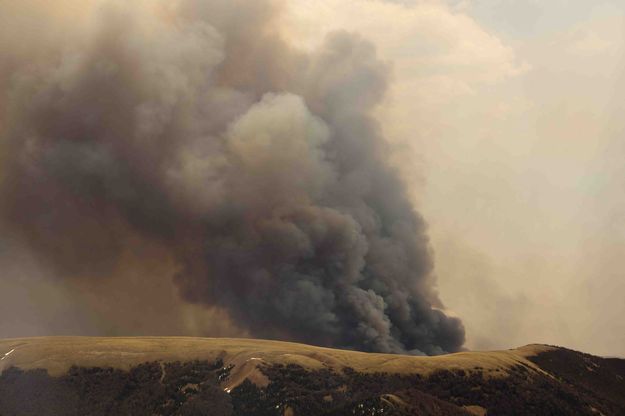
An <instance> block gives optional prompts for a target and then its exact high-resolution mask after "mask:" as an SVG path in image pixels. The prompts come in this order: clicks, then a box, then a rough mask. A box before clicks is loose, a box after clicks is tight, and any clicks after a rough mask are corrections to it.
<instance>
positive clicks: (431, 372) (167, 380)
mask: <svg viewBox="0 0 625 416" xmlns="http://www.w3.org/2000/svg"><path fill="white" fill-rule="evenodd" d="M0 372H1V375H0V416H9V415H11V416H22V415H24V416H26V415H29V416H30V415H33V416H34V415H37V416H46V415H50V416H66V415H68V416H69V415H72V416H73V415H76V416H79V415H80V416H87V415H93V416H96V415H97V416H100V415H102V416H104V415H133V416H141V415H146V416H153V415H162V416H170V415H171V416H174V415H175V416H178V415H180V416H187V415H198V416H199V415H216V416H222V415H223V416H226V415H252V416H253V415H263V416H264V415H275V416H299V415H302V416H307V415H311V416H316V415H417V414H418V415H601V414H602V415H606V416H608V415H623V414H625V360H622V359H616V358H600V357H595V356H592V355H588V354H584V353H580V352H576V351H572V350H568V349H565V348H560V347H553V346H547V345H528V346H525V347H521V348H517V349H512V350H506V351H491V352H461V353H456V354H449V355H442V356H434V357H415V356H405V355H390V354H371V353H362V352H356V351H345V350H337V349H330V348H322V347H314V346H309V345H303V344H296V343H289V342H279V341H267V340H256V339H221V338H180V337H176V338H163V337H159V338H89V337H50V338H24V339H9V340H1V341H0Z"/></svg>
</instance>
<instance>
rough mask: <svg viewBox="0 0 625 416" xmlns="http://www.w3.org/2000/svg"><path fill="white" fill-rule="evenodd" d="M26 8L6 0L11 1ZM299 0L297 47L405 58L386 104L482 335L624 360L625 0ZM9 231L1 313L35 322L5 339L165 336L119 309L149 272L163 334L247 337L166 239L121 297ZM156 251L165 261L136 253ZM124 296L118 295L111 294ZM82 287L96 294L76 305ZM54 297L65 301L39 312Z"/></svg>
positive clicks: (422, 203) (413, 182)
mask: <svg viewBox="0 0 625 416" xmlns="http://www.w3.org/2000/svg"><path fill="white" fill-rule="evenodd" d="M3 3H4V4H3ZM10 3H12V0H0V9H1V7H4V6H7V5H9V4H10ZM44 3H45V2H42V1H40V0H31V1H30V3H29V4H32V5H37V4H40V5H41V9H40V10H42V11H41V13H40V14H42V15H44V14H46V13H48V14H49V15H47V16H46V19H48V20H49V21H54V20H58V21H60V22H66V23H67V24H70V23H69V22H71V24H74V25H76V26H80V25H81V24H84V25H88V23H87V22H86V21H84V20H81V19H77V18H76V17H75V16H81V13H82V11H81V10H80V8H81V7H82V6H80V7H79V6H78V5H79V4H81V3H80V2H75V1H73V0H62V1H59V2H58V3H56V6H58V7H54V8H50V7H43V4H44ZM86 3H88V2H85V4H86ZM15 4H16V5H17V3H15ZM284 4H285V6H286V12H285V13H284V14H282V15H281V21H280V22H278V23H276V24H279V25H280V27H281V28H282V29H281V30H282V31H283V35H284V37H285V38H286V39H287V40H288V41H289V43H292V44H294V45H296V46H297V47H299V48H302V49H305V50H310V51H314V50H316V49H317V48H318V47H319V45H321V44H322V43H323V42H324V35H325V34H326V33H329V32H331V31H334V30H345V31H348V32H355V33H359V34H360V35H361V36H362V37H363V38H366V39H368V40H370V41H372V42H373V43H374V44H375V46H376V47H377V53H378V55H379V56H380V57H382V58H383V59H384V60H385V61H387V62H388V63H389V64H390V66H391V67H392V85H391V89H390V93H389V94H388V95H387V97H386V98H385V100H384V103H383V105H381V106H380V107H379V108H378V110H377V113H376V115H377V117H378V119H379V120H380V121H381V123H382V127H383V129H384V133H385V135H386V137H388V140H389V141H390V142H391V145H392V146H391V150H392V152H393V162H394V164H395V166H397V167H398V168H399V169H400V170H401V173H402V175H403V178H404V180H405V181H406V182H407V183H408V184H409V189H410V193H411V198H412V200H413V202H414V204H415V206H416V207H417V209H418V210H419V211H420V212H421V213H422V214H423V215H424V217H425V219H426V221H427V223H428V224H429V234H430V237H431V246H432V249H433V251H434V253H435V273H436V275H437V277H438V287H439V293H440V297H441V299H442V301H443V302H444V304H445V306H446V308H447V309H448V310H449V311H450V313H452V314H455V315H457V316H459V317H461V318H462V320H463V322H464V324H465V327H466V333H467V343H466V346H467V347H468V348H471V349H495V348H512V347H516V346H519V345H524V344H528V343H534V342H539V343H552V344H559V345H564V346H567V347H571V348H575V349H580V350H584V351H587V352H591V353H595V354H602V355H621V356H625V319H623V316H625V183H624V182H625V181H624V179H625V171H624V170H625V166H624V165H623V160H622V159H623V158H622V155H623V154H625V138H624V137H623V131H624V127H625V122H624V121H623V118H622V117H623V115H624V114H625V113H624V112H623V110H624V104H623V100H622V98H621V94H622V93H623V92H625V42H624V40H625V2H622V1H619V0H613V1H608V0H593V1H591V0H577V1H573V0H570V1H567V0H549V1H544V0H448V1H443V0H440V1H438V0H412V1H411V0H387V1H384V0H284ZM84 7H85V8H86V7H87V6H84ZM33 10H39V9H38V8H37V7H33ZM56 14H58V16H56ZM24 15H25V16H28V17H29V18H31V17H32V19H33V22H41V21H43V20H44V19H42V18H41V16H39V15H37V13H31V14H28V13H25V14H24ZM5 18H6V16H5ZM63 19H66V20H63ZM1 23H2V16H0V46H3V42H5V43H9V42H10V41H9V38H8V36H7V37H5V38H4V39H2V36H1V35H2V33H4V32H2V28H1V26H2V24H1ZM24 24H32V22H27V21H24ZM37 24H39V23H37ZM15 25H18V24H17V23H15ZM7 27H8V26H7ZM7 30H8V32H7V33H11V32H10V30H9V29H7ZM50 33H56V32H52V31H51V32H50ZM77 33H78V32H77ZM30 41H31V40H30V39H27V38H24V39H22V42H23V45H24V48H28V47H34V45H36V42H35V41H33V42H32V43H29V42H30ZM50 42H51V43H52V42H53V41H52V40H51V41H50ZM39 46H40V47H41V48H42V49H45V46H46V43H45V42H44V43H41V44H40V45H39ZM16 53H17V54H19V53H20V51H19V49H17V52H16ZM276 59H279V56H278V57H277V58H276ZM0 69H2V68H0ZM337 71H339V72H340V68H339V69H337ZM0 86H1V85H0ZM0 104H2V103H1V102H0ZM2 110H3V108H2V106H0V116H2ZM0 121H1V119H0ZM0 156H2V155H1V154H0ZM0 162H2V160H0ZM0 179H1V178H0ZM0 237H4V242H5V246H3V240H2V238H0V265H2V267H3V272H4V276H10V279H9V278H8V277H7V278H5V281H4V282H3V284H4V287H3V288H2V290H4V292H5V295H4V297H3V296H2V293H0V301H2V302H4V303H5V306H6V305H9V304H11V305H13V306H11V307H9V306H6V307H3V305H2V304H0V312H2V313H10V311H11V310H12V308H13V307H15V308H17V307H18V306H17V305H21V306H19V307H20V308H22V310H23V311H24V316H23V318H24V319H23V320H22V321H19V320H18V319H14V320H4V321H0V336H2V334H3V333H8V334H29V335H33V334H34V335H37V334H43V333H44V332H45V331H48V330H52V331H53V332H54V331H57V330H59V331H60V330H61V329H62V328H66V327H67V326H68V325H69V326H71V325H73V324H72V322H69V321H67V320H68V319H70V320H73V321H76V322H75V326H74V327H77V328H89V327H90V326H91V325H92V323H93V322H94V321H97V320H98V319H99V317H101V316H108V317H109V318H110V319H112V320H111V321H110V323H106V325H116V323H118V324H119V323H120V322H123V324H124V325H125V328H126V330H127V331H131V332H132V331H135V332H136V333H142V334H143V333H152V332H153V329H154V328H152V327H145V322H143V321H142V320H141V317H140V316H139V315H137V316H133V317H130V320H131V321H130V322H128V319H129V318H128V316H127V315H126V314H122V313H120V312H119V311H120V310H123V309H124V308H132V306H133V303H134V301H135V297H136V296H137V295H139V294H145V289H144V287H143V285H142V283H141V282H142V279H143V276H145V275H146V274H149V275H150V276H152V278H153V279H154V282H155V285H154V286H152V287H151V289H150V290H153V292H154V293H150V296H152V297H153V298H154V299H158V301H157V302H154V305H151V306H150V308H151V309H150V310H149V311H148V312H150V313H154V314H155V316H164V317H169V318H171V319H170V321H168V320H167V318H166V319H165V321H163V322H162V325H161V327H162V329H163V331H165V332H167V331H169V330H170V329H172V330H173V328H178V327H179V326H180V320H183V321H185V325H186V328H191V330H187V333H191V334H200V335H201V334H205V333H204V332H202V328H204V327H206V325H209V324H210V325H212V328H213V332H212V335H241V336H245V335H248V333H247V332H246V331H245V330H242V329H237V330H233V328H232V325H231V323H230V322H229V320H228V318H227V317H226V316H222V315H220V314H221V313H222V312H220V311H211V310H208V311H206V310H204V309H202V308H200V307H197V306H190V305H180V303H179V302H178V301H177V298H176V292H175V288H174V287H173V284H172V282H171V279H170V276H171V275H172V274H173V273H174V269H175V265H174V264H173V260H172V259H169V258H168V254H167V253H165V252H162V247H160V246H158V245H154V246H152V245H150V244H147V245H146V244H143V243H142V242H140V243H137V244H134V243H132V242H130V243H128V246H129V247H130V246H132V250H135V247H137V246H139V247H141V248H140V249H138V251H139V253H137V252H133V253H131V254H128V256H129V260H128V261H127V262H125V264H126V265H130V267H126V268H125V269H124V270H123V273H121V274H119V275H117V276H116V277H115V278H114V279H113V280H115V279H117V280H118V281H123V282H125V284H127V285H128V291H127V293H125V294H120V293H117V292H114V293H113V291H112V289H111V288H113V287H115V285H116V283H110V286H106V285H105V284H104V283H97V284H96V286H97V285H99V284H102V285H103V286H102V287H101V288H100V287H99V286H97V287H96V289H93V287H91V288H87V287H86V285H85V287H81V286H78V287H72V288H68V287H64V286H62V285H60V284H55V283H54V282H51V281H48V280H47V279H46V278H45V274H46V273H45V271H42V270H41V269H40V268H38V267H37V264H38V263H37V261H36V259H34V258H32V257H31V254H30V253H27V250H22V248H21V247H18V246H16V245H14V244H8V243H7V242H8V241H11V237H10V236H9V237H7V235H3V236H0ZM129 251H131V250H129ZM145 258H153V259H155V260H154V264H152V263H151V262H145V261H138V260H137V259H145ZM162 259H165V260H162ZM24 265H28V267H24ZM89 284H91V283H89ZM104 286H106V287H104ZM108 290H111V293H113V295H112V296H115V299H116V303H111V302H110V300H109V298H107V297H106V296H102V293H108V292H107V291H108ZM70 292H71V293H70ZM83 292H84V293H83ZM9 293H10V295H7V294H9ZM76 293H79V294H80V298H82V299H83V300H82V301H83V302H84V305H80V304H75V303H72V302H66V301H65V300H66V299H75V298H76ZM42 294H45V296H47V297H48V299H50V304H49V305H45V306H41V307H40V309H37V306H36V301H35V299H37V298H38V297H39V296H42ZM2 302H0V303H2ZM11 302H12V303H11ZM86 304H89V307H88V308H87V307H85V305H86ZM24 305H27V306H26V307H25V306H24ZM120 305H125V306H123V307H121V306H120ZM30 309H32V314H30V312H28V311H29V310H30ZM85 311H88V312H87V313H85ZM215 314H217V315H215ZM118 315H119V316H118ZM26 316H29V317H30V320H28V319H27V318H26ZM111 317H114V318H111ZM109 318H107V319H109ZM133 320H134V321H133ZM29 325H30V327H29ZM103 325H104V324H103ZM194 328H196V329H194ZM156 329H159V328H156ZM3 331H4V332H3ZM57 332H58V331H57ZM87 332H89V331H87ZM92 332H93V331H92ZM94 333H97V331H95V332H94Z"/></svg>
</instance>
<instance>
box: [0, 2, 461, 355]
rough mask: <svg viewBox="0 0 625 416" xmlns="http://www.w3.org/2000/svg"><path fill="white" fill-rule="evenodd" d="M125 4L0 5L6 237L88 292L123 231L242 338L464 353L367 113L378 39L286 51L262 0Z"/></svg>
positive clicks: (379, 75)
mask: <svg viewBox="0 0 625 416" xmlns="http://www.w3.org/2000/svg"><path fill="white" fill-rule="evenodd" d="M15 3H20V2H15ZM65 3H67V2H59V5H58V7H69V6H67V4H65ZM125 3H129V2H115V1H106V2H95V3H93V4H92V3H89V6H81V7H84V8H85V9H86V11H84V12H82V14H81V19H76V20H71V19H68V20H66V21H64V22H57V24H56V25H54V24H53V23H51V22H50V20H52V19H54V17H51V16H50V15H49V14H46V13H45V12H43V11H39V12H38V13H37V12H36V9H37V8H38V7H43V6H42V4H38V3H37V2H32V1H30V2H23V3H22V5H21V6H20V5H17V4H16V5H13V6H11V5H9V4H8V3H7V2H3V3H0V15H2V16H14V17H15V19H14V20H16V23H14V24H13V25H12V26H11V25H9V26H8V27H5V28H4V29H0V31H4V32H3V33H0V38H2V39H3V40H2V41H1V43H0V54H1V55H0V57H1V58H2V59H0V91H3V92H0V119H1V120H2V124H1V131H0V134H1V136H0V164H1V165H0V222H1V223H2V224H3V227H4V228H5V230H7V231H6V232H9V233H10V235H11V236H13V237H12V238H14V239H15V240H16V241H17V240H19V241H20V242H21V243H20V244H25V245H26V246H27V247H28V248H29V250H31V251H32V252H33V253H35V255H36V256H37V257H38V258H39V259H41V261H44V262H45V264H47V265H49V267H50V269H51V270H53V275H54V277H53V279H58V281H63V282H77V281H80V282H81V284H83V285H84V284H85V279H91V281H93V283H94V284H95V283H96V282H97V281H98V280H101V279H107V278H110V274H111V273H113V271H114V270H115V267H116V265H117V263H118V262H119V259H120V256H121V255H122V245H123V244H122V242H124V241H125V240H127V239H129V238H130V237H129V236H135V235H138V236H140V238H141V239H143V240H144V241H154V242H157V243H158V244H160V245H162V246H164V247H166V248H167V250H168V251H169V252H170V253H172V256H173V258H174V259H175V261H176V264H177V265H178V269H177V273H176V275H175V278H174V280H175V284H176V286H177V288H178V291H179V296H180V297H181V298H182V299H183V300H184V301H185V302H188V303H192V304H199V305H206V306H207V307H209V306H219V307H222V308H224V309H225V310H226V311H227V312H228V314H229V316H230V318H231V319H232V320H233V321H235V322H237V323H238V324H239V325H241V326H243V327H245V328H247V329H248V330H249V331H250V333H251V334H252V335H253V336H257V337H268V338H279V339H289V340H296V341H302V342H308V343H313V344H318V345H326V346H334V347H345V348H353V349H359V350H364V351H379V352H395V353H412V354H440V353H444V352H453V351H457V350H459V349H460V348H461V347H462V344H463V342H464V329H463V326H462V324H461V322H460V321H459V320H458V319H457V318H454V317H449V316H447V315H446V314H445V313H444V312H443V311H442V308H443V307H442V305H441V303H440V301H439V299H438V296H437V293H436V290H435V279H434V276H433V274H432V260H431V254H430V252H429V246H428V237H427V234H426V225H425V223H424V220H423V219H422V218H421V216H420V215H419V214H418V213H417V212H415V210H414V208H413V207H412V205H411V203H410V202H409V201H408V198H407V195H406V192H405V189H404V185H403V184H402V183H401V181H400V180H399V179H398V175H397V174H396V172H395V171H394V170H393V169H392V168H391V167H390V166H389V164H388V161H387V160H388V157H387V153H388V151H387V149H386V148H385V141H384V138H383V137H382V135H381V129H380V126H379V125H378V124H377V123H376V121H375V119H374V118H373V117H372V115H371V113H372V110H374V108H375V107H376V106H377V105H378V104H379V103H380V101H381V99H382V98H383V96H384V93H385V90H386V87H387V83H388V80H389V70H388V67H387V65H386V64H385V63H383V62H381V61H380V60H379V59H378V58H377V57H376V52H375V50H374V48H373V46H372V45H371V44H370V43H368V42H367V41H366V40H364V39H363V38H361V37H359V36H358V35H354V34H350V33H333V34H331V35H329V36H328V37H327V39H325V41H324V42H323V44H322V46H320V47H319V48H318V49H317V50H315V51H312V52H303V51H298V50H295V49H294V48H293V47H291V46H290V45H289V43H288V39H287V38H286V37H285V36H283V35H281V34H280V31H279V28H280V18H281V15H280V7H279V5H277V4H275V3H274V2H270V1H265V0H262V1H254V2H249V1H244V0H235V1H233V0H207V1H199V0H197V1H195V0H182V1H177V2H170V3H168V4H165V2H163V3H161V2H157V1H153V2H147V1H138V2H133V4H132V5H129V4H125ZM24 4H25V5H24ZM70 4H71V3H70ZM29 5H30V6H29ZM20 7H21V9H20ZM29 7H30V9H29ZM48 7H50V6H48ZM76 7H78V6H76ZM20 19H22V20H20ZM10 241H11V240H10ZM151 261H154V260H153V259H152V260H151ZM87 284H89V281H87ZM142 284H144V285H145V286H146V287H149V286H150V285H151V280H150V276H145V279H144V282H143V283H142ZM119 290H123V286H122V287H120V288H119ZM111 302H114V300H113V299H112V300H111ZM146 319H149V317H146Z"/></svg>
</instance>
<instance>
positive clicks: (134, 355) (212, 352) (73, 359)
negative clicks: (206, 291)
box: [0, 337, 552, 388]
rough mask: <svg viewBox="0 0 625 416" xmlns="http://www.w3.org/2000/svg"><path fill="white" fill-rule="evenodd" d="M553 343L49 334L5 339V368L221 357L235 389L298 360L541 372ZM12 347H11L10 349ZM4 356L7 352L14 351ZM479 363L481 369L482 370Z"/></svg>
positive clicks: (424, 370) (319, 364) (411, 369)
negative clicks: (430, 351)
mask: <svg viewBox="0 0 625 416" xmlns="http://www.w3.org/2000/svg"><path fill="white" fill-rule="evenodd" d="M550 348H552V347H548V346H544V345H528V346H526V347H522V348H518V349H513V350H507V351H490V352H461V353H456V354H449V355H444V356H436V357H415V356H406V355H391V354H370V353H363V352H356V351H346V350H337V349H331V348H322V347H314V346H310V345H303V344H296V343H292V342H281V341H267V340H259V339H231V338H186V337H139V338H95V337H44V338H22V339H7V340H0V358H2V357H4V358H3V359H1V360H0V372H1V371H3V370H4V369H5V368H8V367H9V366H15V367H19V368H22V369H25V370H26V369H34V368H45V369H47V370H48V371H49V373H50V374H51V375H53V376H59V375H62V374H64V373H66V372H67V370H68V369H69V368H70V367H71V366H72V365H76V366H83V367H113V368H118V369H122V370H127V369H129V368H130V367H132V366H134V365H137V364H139V363H143V362H147V361H161V362H171V361H192V360H210V361H213V360H215V359H218V358H221V359H223V361H224V363H225V364H226V365H228V364H234V365H235V368H234V370H233V372H232V373H231V377H230V382H229V384H230V386H225V387H226V388H231V387H233V386H235V385H237V384H239V383H240V382H241V381H243V380H244V379H245V378H246V377H249V378H250V379H251V380H252V381H253V382H255V383H257V384H259V385H264V384H266V383H267V379H266V378H265V377H264V375H262V373H260V371H258V370H257V366H258V365H259V364H260V363H262V362H265V363H269V364H278V363H279V364H299V365H301V366H304V367H308V368H313V369H318V368H323V367H326V368H335V369H340V368H343V367H352V368H354V369H355V370H356V371H360V372H388V373H418V374H423V375H427V374H430V373H432V372H434V371H437V370H441V369H447V370H456V369H462V370H465V371H480V372H482V373H484V374H485V376H487V377H499V376H503V375H505V374H506V373H507V370H508V369H509V368H510V367H512V366H514V365H517V364H521V365H524V366H526V367H530V368H533V369H535V370H536V371H541V370H540V369H539V368H538V367H536V366H535V365H534V364H533V363H531V362H530V361H528V360H527V359H526V357H528V356H531V355H535V354H537V353H538V352H541V351H545V350H548V349H550ZM11 351H12V352H11ZM9 352H10V354H8V355H6V356H5V354H7V353H9ZM478 367H479V369H478Z"/></svg>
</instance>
